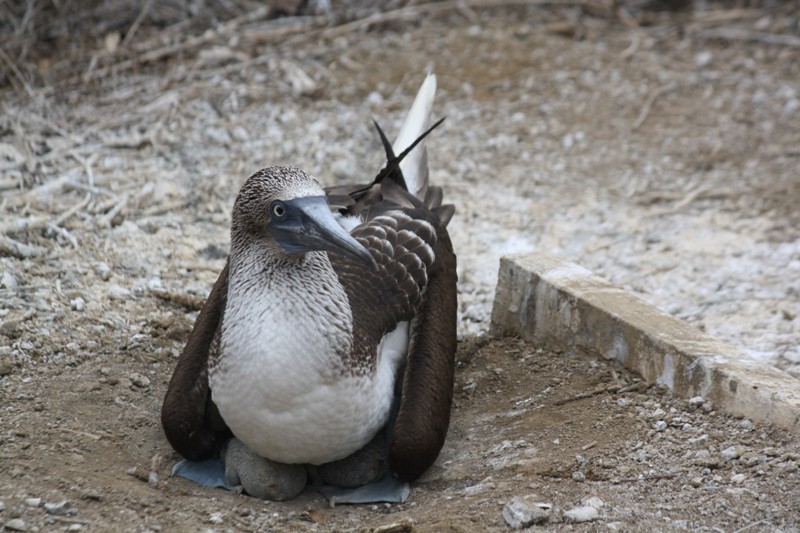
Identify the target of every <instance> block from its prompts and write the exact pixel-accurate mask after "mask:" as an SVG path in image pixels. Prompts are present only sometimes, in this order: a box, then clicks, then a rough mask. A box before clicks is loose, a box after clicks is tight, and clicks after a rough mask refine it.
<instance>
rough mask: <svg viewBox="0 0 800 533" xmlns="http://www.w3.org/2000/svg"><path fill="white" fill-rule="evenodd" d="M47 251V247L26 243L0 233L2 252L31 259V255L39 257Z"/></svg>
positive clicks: (0, 251)
mask: <svg viewBox="0 0 800 533" xmlns="http://www.w3.org/2000/svg"><path fill="white" fill-rule="evenodd" d="M46 253H47V248H43V247H41V246H36V245H34V244H25V243H23V242H19V241H15V240H14V239H12V238H10V237H4V236H2V235H0V254H3V255H10V256H12V257H16V258H17V259H30V258H31V257H39V256H41V255H44V254H46Z"/></svg>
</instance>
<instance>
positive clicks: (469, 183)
mask: <svg viewBox="0 0 800 533" xmlns="http://www.w3.org/2000/svg"><path fill="white" fill-rule="evenodd" d="M579 4H581V3H575V4H570V5H567V6H561V7H559V6H555V7H554V6H545V7H537V6H529V7H516V8H510V7H506V8H502V9H500V8H493V9H485V8H479V7H476V8H474V9H472V8H467V7H462V8H457V7H453V6H450V7H447V6H448V5H449V4H447V3H445V4H442V5H443V6H444V7H442V8H440V9H438V10H430V11H424V10H422V11H414V12H412V14H413V15H415V16H416V17H417V18H418V19H420V20H418V21H417V22H408V21H407V20H405V21H404V20H403V17H399V16H398V17H396V18H395V19H392V20H390V19H389V18H388V17H387V18H384V19H383V21H382V22H380V23H377V24H367V23H365V22H363V21H362V22H360V23H356V24H355V25H354V26H339V27H338V28H334V29H329V30H320V29H318V25H319V24H320V19H319V18H314V17H301V18H288V19H282V20H281V21H279V22H277V23H276V22H272V21H265V20H263V19H259V18H258V17H254V18H253V19H248V18H246V17H245V18H243V19H241V20H240V21H239V23H237V24H238V25H236V26H230V25H229V26H225V25H220V26H218V27H216V28H215V30H214V31H210V32H205V33H199V34H197V35H194V36H187V35H185V34H182V33H181V26H180V25H176V26H178V27H176V28H172V27H170V28H171V29H168V30H162V31H150V32H148V29H147V27H146V25H143V26H142V28H141V29H140V31H139V33H138V34H137V35H138V37H137V38H136V39H135V40H133V41H132V42H131V43H130V44H129V45H128V47H129V48H130V49H132V50H140V51H141V52H142V53H148V52H149V53H151V55H150V56H148V57H150V58H152V60H151V61H143V62H142V61H138V60H136V61H132V60H130V59H129V58H130V57H134V56H126V55H124V54H123V52H124V50H123V51H122V52H116V51H115V50H116V48H115V47H116V46H118V45H119V42H118V41H115V39H117V40H118V39H119V37H120V36H119V35H117V36H116V37H114V36H113V34H114V31H113V30H108V33H107V34H106V35H105V36H101V38H98V39H96V41H91V42H90V45H91V46H94V47H95V49H96V53H94V55H92V57H94V58H95V59H94V60H92V61H90V60H88V59H87V61H86V63H74V64H73V63H70V60H69V58H68V54H66V53H65V54H62V55H58V54H57V53H56V54H55V55H54V56H53V57H52V58H51V59H50V60H49V61H42V59H41V58H40V59H39V61H38V63H37V67H36V68H38V69H39V71H41V72H42V73H43V74H42V76H43V77H44V79H46V80H47V83H42V84H37V83H34V82H33V81H30V82H29V83H26V82H25V78H24V77H20V78H18V79H16V81H15V83H9V84H7V85H5V86H3V87H1V88H0V89H1V90H2V91H3V92H2V100H0V104H1V105H2V109H3V112H2V114H0V191H2V201H0V230H2V231H0V238H1V239H2V241H0V250H1V251H0V275H2V277H1V278H0V524H2V525H5V527H6V528H7V529H12V530H13V528H15V527H18V528H22V529H26V530H29V531H35V530H39V531H50V530H61V531H63V530H72V531H79V530H81V531H83V530H85V531H106V530H120V531H197V530H201V529H208V530H215V531H228V530H230V531H238V530H242V531H250V530H252V531H255V530H259V531H261V530H278V531H281V530H283V531H304V530H309V531H310V530H316V531H328V530H341V531H347V530H362V529H366V530H368V529H370V528H382V527H383V528H385V529H383V530H382V531H384V532H386V531H407V530H412V529H413V530H414V531H483V530H506V529H508V527H509V526H508V525H507V524H506V522H505V520H504V518H503V510H504V508H505V506H506V505H507V504H509V503H511V502H512V500H513V499H514V498H515V497H519V498H526V497H527V498H528V499H527V500H525V502H528V503H529V504H531V505H532V506H533V507H535V508H536V509H539V510H541V511H546V513H547V520H548V521H547V522H546V523H545V524H542V525H537V526H533V527H534V528H537V529H544V530H546V529H548V528H549V529H554V530H560V529H568V530H576V531H605V530H621V531H636V530H640V531H653V530H660V531H683V530H692V531H729V532H732V531H742V530H747V531H797V530H798V527H800V524H798V522H800V518H798V514H797V503H796V502H797V501H800V473H798V461H800V446H799V445H798V443H797V439H796V438H793V437H791V436H789V435H787V434H786V433H783V432H781V431H778V430H775V429H773V428H770V427H768V426H761V425H757V424H753V423H752V422H750V421H748V420H733V419H731V418H728V417H726V416H725V415H724V414H721V413H717V412H715V411H714V409H713V406H710V405H708V404H707V403H706V404H698V403H692V404H690V403H688V402H687V401H685V400H679V399H674V398H671V397H670V396H669V395H667V394H666V393H664V392H663V391H660V390H658V389H654V388H649V389H647V388H643V387H640V386H636V378H635V377H634V376H631V375H629V374H628V373H626V372H625V371H623V370H621V369H615V368H613V367H611V366H609V365H608V363H606V362H604V361H598V360H596V359H595V358H593V357H592V355H591V354H586V355H584V356H580V357H578V356H575V357H567V356H566V355H564V354H554V353H550V352H547V351H542V350H540V349H538V348H537V347H534V346H528V345H525V344H521V343H519V342H518V341H516V340H513V339H496V340H489V339H486V338H484V337H483V335H484V334H485V333H486V331H487V330H488V317H489V313H490V310H491V301H492V297H493V291H494V283H495V280H496V272H497V266H498V259H499V257H500V256H501V255H503V254H505V253H509V252H520V251H526V250H541V251H547V252H551V253H557V254H559V255H561V256H563V257H566V258H568V259H572V260H575V261H577V262H579V263H580V264H582V265H584V266H586V267H588V268H590V269H592V270H594V271H595V272H597V273H598V274H600V275H602V276H604V277H606V278H608V279H610V280H611V281H613V282H615V283H617V284H619V285H622V286H624V287H626V288H628V289H630V290H632V291H634V292H636V293H637V294H640V295H641V296H643V297H644V298H645V299H647V300H648V301H650V302H652V303H655V304H656V305H658V306H660V307H662V308H664V309H665V310H667V311H669V312H671V313H673V314H675V315H676V316H679V317H681V318H684V319H686V320H688V321H690V322H691V323H693V324H695V325H697V326H698V327H701V328H703V329H705V330H706V331H708V332H709V333H712V334H714V335H718V336H721V337H723V338H725V339H727V340H729V341H731V342H733V343H734V344H736V345H738V346H740V347H742V348H744V349H746V350H748V351H749V352H750V353H751V354H753V355H754V356H755V357H758V358H759V359H761V360H764V361H767V362H770V363H773V364H775V365H777V366H779V367H781V368H784V369H786V370H788V371H789V372H790V373H792V374H793V375H796V376H800V318H798V317H800V210H798V209H797V204H798V198H800V179H798V175H797V168H798V157H800V151H798V146H800V120H798V115H800V93H798V91H799V90H800V89H798V86H797V80H798V79H800V61H798V60H797V57H798V55H797V54H798V51H797V46H796V45H797V43H795V44H786V43H785V42H783V43H781V44H768V43H764V42H759V41H764V40H768V36H769V35H776V34H781V35H787V36H788V37H792V35H796V34H797V24H798V20H800V14H799V13H798V11H797V10H796V9H791V8H788V7H786V6H787V5H788V4H780V3H778V4H773V7H771V8H770V7H747V6H745V5H744V4H742V5H740V6H735V7H732V6H730V5H728V4H724V5H718V4H716V3H713V2H697V4H698V7H697V8H696V10H695V11H694V12H690V13H678V14H671V13H669V12H652V13H650V12H646V11H641V10H636V9H633V10H631V12H630V13H629V14H630V16H631V17H635V19H631V18H629V17H627V16H626V15H621V16H617V15H614V14H609V13H605V14H604V13H596V12H594V11H592V10H591V9H589V8H588V7H586V6H584V7H583V8H582V7H581V6H580V5H579ZM588 4H590V3H587V5H588ZM776 6H777V7H776ZM634 20H638V21H639V23H640V25H639V26H636V25H635V24H634ZM648 21H649V22H648ZM734 30H735V31H734ZM715 32H716V33H715ZM736 32H738V33H736ZM714 35H716V36H717V37H716V38H713V39H712V38H711V37H712V36H714ZM720 35H721V36H722V37H720ZM192 38H195V40H194V41H192ZM742 39H745V40H742ZM748 39H749V40H748ZM789 41H790V42H794V41H791V40H790V39H789ZM789 41H787V42H789ZM115 42H116V43H117V44H114V43H115ZM137 47H139V48H137ZM123 48H124V47H123ZM153 51H156V52H158V54H156V53H154V52H153ZM115 54H117V55H115ZM159 54H160V55H159ZM0 59H2V58H0ZM126 61H127V62H126ZM7 64H8V63H7V62H6V63H4V65H7ZM23 66H24V65H23ZM4 68H5V67H4ZM20 68H21V72H26V70H25V69H24V68H22V67H20ZM429 68H430V69H433V70H434V71H435V72H436V74H437V76H438V78H439V87H440V91H439V96H438V100H437V104H436V109H437V112H436V113H437V115H440V116H447V121H446V122H445V124H444V126H443V127H442V128H441V129H440V130H437V131H436V132H435V133H434V134H433V136H432V137H431V139H430V141H429V150H430V162H431V169H432V180H433V181H434V182H435V183H437V184H440V185H443V186H444V188H445V194H446V198H447V199H448V200H449V201H452V202H453V203H455V204H456V206H457V215H456V218H455V219H454V220H453V222H452V223H451V228H452V236H453V241H454V246H455V248H456V252H457V253H458V256H459V275H460V282H459V290H460V296H459V298H460V311H461V314H460V318H459V328H460V329H459V331H460V336H461V345H460V351H459V356H458V360H459V367H458V372H457V386H456V400H455V408H454V412H453V423H452V427H451V431H450V434H449V437H448V441H447V444H446V447H445V449H444V451H443V453H442V455H441V457H440V459H439V461H438V462H437V465H436V466H435V467H434V468H433V469H432V470H431V471H430V472H429V473H428V474H426V476H425V477H424V478H423V479H422V480H420V481H419V482H418V483H416V484H415V485H414V488H413V492H412V496H411V498H410V500H409V501H408V502H407V503H406V504H403V505H391V506H388V505H387V506H366V507H337V508H334V509H331V508H328V507H327V506H326V505H325V502H324V500H322V498H321V497H320V496H318V495H316V494H314V493H312V492H308V493H305V494H303V495H302V496H301V497H300V498H298V499H297V500H296V501H292V502H288V503H282V504H277V503H265V502H262V501H257V500H254V499H252V498H248V497H246V496H241V495H235V494H230V493H226V492H224V491H218V490H206V489H201V488H198V487H195V486H192V485H191V484H189V483H188V482H186V481H183V480H176V479H171V478H169V477H168V472H169V466H170V465H171V464H172V463H174V461H175V460H176V457H175V455H174V454H173V453H172V452H171V451H170V449H169V447H168V445H167V443H166V441H165V440H164V437H163V435H162V434H161V431H160V428H159V425H158V409H159V405H160V401H161V399H162V397H163V394H164V388H165V386H166V383H167V381H168V379H169V376H170V372H171V370H172V368H173V365H174V362H175V358H176V357H177V355H178V353H179V351H180V349H181V348H182V346H183V343H184V342H185V339H186V337H187V335H188V331H189V329H190V327H191V324H192V320H193V319H194V317H195V316H196V311H197V309H198V306H199V305H200V303H201V302H202V299H203V298H204V297H205V295H206V294H207V292H208V290H209V288H210V286H211V284H212V283H213V281H214V279H215V278H216V274H217V273H218V271H219V270H220V269H221V267H222V265H223V264H224V257H225V254H226V253H227V249H228V242H227V239H228V228H229V223H230V208H231V205H232V202H233V198H234V196H235V194H236V192H237V191H238V189H239V187H240V186H241V184H242V183H243V181H244V179H245V178H246V177H247V176H249V175H250V174H252V173H253V172H254V171H255V170H257V169H259V168H261V167H263V166H267V165H271V164H281V163H286V164H293V165H296V166H300V167H302V168H305V169H307V170H309V171H311V172H312V173H314V174H315V175H317V176H318V177H319V178H320V179H321V180H322V181H323V182H324V183H326V184H333V183H337V182H340V181H344V180H353V179H359V180H364V181H366V180H368V179H369V178H370V177H371V176H372V175H373V174H374V173H375V171H376V170H377V168H378V167H379V166H380V164H381V152H380V146H379V143H378V140H377V136H376V135H375V133H374V132H373V130H372V127H371V124H370V119H371V118H372V117H373V116H374V117H375V118H377V119H378V120H380V121H381V124H382V125H383V126H384V128H385V129H386V130H387V131H389V132H396V131H397V128H398V126H399V124H400V120H401V119H402V113H403V110H404V109H406V108H407V106H408V105H409V103H410V99H411V98H412V97H413V94H414V92H415V90H416V87H417V86H418V84H419V82H420V81H421V78H422V75H423V74H424V72H425V71H426V70H427V69H429ZM7 72H8V71H7ZM48 73H49V74H48ZM48 76H49V77H48ZM583 396H585V397H583ZM591 497H595V498H599V500H601V501H602V503H603V504H604V505H602V506H600V504H599V503H598V501H597V500H592V501H588V500H586V498H591ZM64 501H66V502H68V503H67V504H65V505H63V506H59V504H60V503H61V502H64ZM582 501H583V502H585V503H592V504H593V505H595V506H596V507H597V508H598V518H597V519H596V520H595V521H592V522H589V523H586V524H566V523H564V520H565V519H564V512H565V511H569V510H570V509H573V508H575V507H578V506H580V505H581V504H582ZM525 502H523V503H525ZM535 504H541V505H538V506H537V505H535ZM392 525H394V526H395V528H394V529H391V528H390V527H389V526H392ZM387 528H388V529H387ZM379 530H380V529H379Z"/></svg>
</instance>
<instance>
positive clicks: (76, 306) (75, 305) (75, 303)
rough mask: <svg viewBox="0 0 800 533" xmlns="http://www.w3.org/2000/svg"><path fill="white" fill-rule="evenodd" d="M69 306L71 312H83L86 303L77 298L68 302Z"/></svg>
mask: <svg viewBox="0 0 800 533" xmlns="http://www.w3.org/2000/svg"><path fill="white" fill-rule="evenodd" d="M69 305H70V307H72V310H73V311H83V309H84V308H85V307H86V301H85V300H84V299H83V298H81V297H80V296H78V297H77V298H75V299H74V300H70V302H69Z"/></svg>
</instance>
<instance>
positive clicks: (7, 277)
mask: <svg viewBox="0 0 800 533" xmlns="http://www.w3.org/2000/svg"><path fill="white" fill-rule="evenodd" d="M0 285H2V286H3V287H5V288H6V289H8V290H9V291H11V292H14V291H16V290H17V280H16V278H15V277H14V274H12V273H11V272H9V271H8V270H4V271H3V276H2V277H0Z"/></svg>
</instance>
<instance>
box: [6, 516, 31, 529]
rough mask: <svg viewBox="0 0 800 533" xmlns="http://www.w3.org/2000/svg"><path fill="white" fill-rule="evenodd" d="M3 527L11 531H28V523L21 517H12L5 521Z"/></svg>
mask: <svg viewBox="0 0 800 533" xmlns="http://www.w3.org/2000/svg"><path fill="white" fill-rule="evenodd" d="M5 528H6V529H10V530H11V531H28V524H26V523H25V520H23V519H22V518H12V519H11V520H9V521H8V522H6V524H5Z"/></svg>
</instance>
